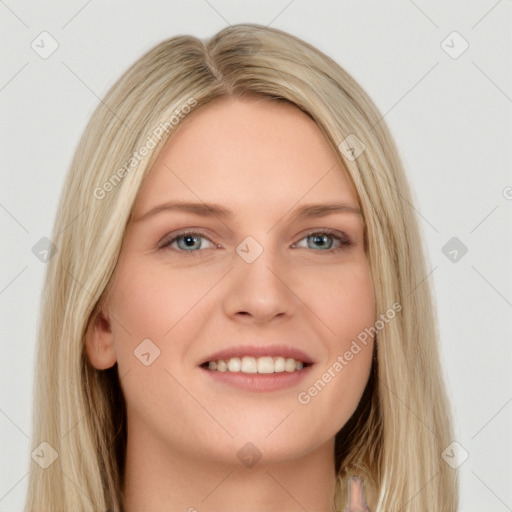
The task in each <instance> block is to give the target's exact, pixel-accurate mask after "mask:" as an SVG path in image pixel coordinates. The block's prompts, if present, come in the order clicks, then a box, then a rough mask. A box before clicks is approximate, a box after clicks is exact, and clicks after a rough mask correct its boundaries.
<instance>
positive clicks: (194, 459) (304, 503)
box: [25, 24, 458, 512]
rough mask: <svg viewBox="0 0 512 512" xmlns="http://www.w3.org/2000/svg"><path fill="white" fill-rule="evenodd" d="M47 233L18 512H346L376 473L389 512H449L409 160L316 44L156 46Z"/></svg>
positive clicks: (442, 402) (446, 438)
mask: <svg viewBox="0 0 512 512" xmlns="http://www.w3.org/2000/svg"><path fill="white" fill-rule="evenodd" d="M53 242H54V243H55V245H56V247H57V253H56V254H55V256H54V257H53V258H52V259H51V260H50V263H49V267H48V273H47V277H46V283H45V287H44V300H43V303H42V310H41V328H40V340H39V345H38V353H37V361H38V363H37V374H36V385H37V392H36V397H35V403H34V408H35V413H34V427H33V432H34V435H33V438H34V444H33V447H34V448H38V449H39V450H40V454H42V460H45V461H46V463H43V464H41V463H40V462H39V463H38V462H37V460H36V458H35V457H34V458H33V459H34V462H33V464H32V468H31V472H30V480H29V492H28V496H27V503H26V508H25V510H26V511H27V512H28V511H34V510H52V511H53V510H91V511H92V510H112V511H115V512H119V511H125V512H132V511H136V510H137V511H138V510H144V511H153V510H154V511H156V510H159V511H160V510H189V511H193V510H204V511H206V510H223V511H229V510H268V511H270V510H276V511H277V510H279V511H284V510H304V509H305V510H325V511H327V510H342V509H343V507H344V504H345V503H348V505H347V507H348V508H347V509H348V510H353V511H355V510H359V509H363V508H362V507H364V505H365V504H364V495H363V494H362V488H361V482H362V484H363V485H364V490H365V492H366V500H367V502H368V507H369V509H370V510H372V511H374V512H375V511H385V512H391V511H395V510H402V511H411V512H412V511H425V510H453V511H455V510H457V504H458V491H457V475H456V472H455V471H454V470H453V469H452V468H451V467H450V466H448V465H447V464H446V463H445V462H444V461H443V460H442V458H441V453H442V451H443V450H444V449H445V448H446V447H447V446H448V445H449V444H450V442H451V440H452V437H453V436H452V430H451V429H452V426H451V417H450V410H449V404H448V400H447V397H446V394H445V388H444V384H443V381H442V376H441V375H442V374H441V368H440V363H439V356H438V348H437V339H436V328H435V317H434V313H433V307H432V300H431V295H430V289H429V285H428V282H427V281H425V280H424V279H425V276H426V275H427V271H426V269H425V263H424V258H423V254H422V249H421V238H420V235H419V230H418V226H417V223H416V219H415V217H414V213H413V210H412V207H411V196H410V193H409V189H408V185H407V182H406V179H405V177H404V172H403V169H402V165H401V163H400V159H399V156H398V152H397V150H396V147H395V144H394V142H393V140H392V138H391V136H390V134H389V131H388V129H387V128H386V125H385V123H384V121H383V120H382V117H381V116H380V114H379V112H378V110H377V109H376V107H375V106H374V104H373V103H372V101H371V100H370V99H369V97H368V96H367V95H366V93H365V92H364V91H363V90H362V89H361V87H360V86H359V85H358V84H357V83H356V82H355V81H354V80H353V79H352V78H351V77H350V76H349V75H348V74H347V73H346V72H345V71H344V70H343V69H341V68H340V67H339V65H337V64H336V63H335V62H334V61H332V60H331V59H330V58H328V57H327V56H325V55H323V54H322V53H320V52H319V51H318V50H316V49H315V48H313V47H312V46H310V45H308V44H307V43H305V42H303V41H301V40H299V39H297V38H296V37H294V36H292V35H289V34H286V33H284V32H282V31H279V30H277V29H270V28H266V27H263V26H259V25H254V24H245V25H236V26H231V27H229V28H226V29H224V30H222V31H221V32H219V33H218V34H217V35H215V36H213V37H212V38H211V39H210V40H208V41H206V42H205V43H204V44H203V43H202V42H201V41H200V40H198V39H196V38H194V37H189V36H179V37H174V38H171V39H169V40H167V41H164V42H163V43H161V44H159V45H158V46H157V47H155V48H154V49H153V50H151V51H150V52H148V53H147V54H146V55H145V56H143V57H142V58H141V59H139V60H138V61H137V62H136V63H135V64H134V65H133V66H132V67H131V68H130V69H129V70H128V71H127V72H126V73H125V74H124V75H123V76H122V77H121V78H120V80H119V81H118V82H117V83H116V84H115V85H114V86H113V88H112V89H111V91H110V92H109V93H108V94H107V96H106V97H105V100H104V101H103V102H102V104H101V105H99V106H98V108H97V110H96V112H95V113H94V115H93V117H92V119H91V121H90V123H89V125H88V127H87V128H86V131H85V133H84V135H83V137H82V140H81V142H80V144H79V147H78V148H77V151H76V155H75V158H74V160H73V163H72V166H71V169H70V172H69V175H68V179H67V182H66V184H65V187H64V191H63V195H62V198H61V204H60V207H59V214H58V217H57V219H56V223H55V228H54V233H53ZM41 443H45V444H43V445H41ZM49 453H50V454H51V455H52V456H51V455H48V454H49ZM50 461H51V462H50ZM351 476H356V477H359V478H360V479H361V481H359V480H357V479H353V480H351V481H350V485H349V477H351ZM349 487H350V499H349V501H350V503H349V501H347V500H348V496H347V494H349V492H348V488H349Z"/></svg>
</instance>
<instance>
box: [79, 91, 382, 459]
mask: <svg viewBox="0 0 512 512" xmlns="http://www.w3.org/2000/svg"><path fill="white" fill-rule="evenodd" d="M128 179H129V178H128ZM104 200H108V199H107V198H106V199H104ZM177 203H194V204H195V205H196V206H195V207H187V208H185V207H179V205H177ZM333 203H336V204H338V205H343V206H344V208H341V209H331V210H330V211H328V209H327V208H326V207H325V206H326V205H332V204H333ZM166 204H167V205H170V204H173V205H174V206H173V207H172V208H171V207H169V208H165V207H163V206H161V205H166ZM212 204H215V205H218V206H219V207H220V208H222V209H223V211H224V212H225V214H222V215H221V214H214V213H212V211H210V210H209V209H208V208H206V205H212ZM306 205H307V206H309V207H310V208H309V209H308V210H306V211H304V212H303V214H302V215H301V214H300V212H301V210H302V209H303V208H304V207H305V206H306ZM311 205H316V206H315V207H314V208H313V207H311ZM157 207H158V208H157ZM358 208H359V205H358V201H357V196H356V194H355V191H354V189H353V187H352V186H351V184H350V182H349V181H348V179H347V178H346V177H345V175H344V172H343V170H342V168H341V167H340V165H339V164H338V163H337V159H336V156H335V154H334V152H333V151H332V149H331V147H330V146H329V144H328V143H327V142H326V140H325V139H324V137H323V135H322V133H321V131H320V130H319V128H318V127H317V126H316V124H315V123H314V122H313V121H312V120H311V119H310V118H309V117H308V116H306V115H305V114H304V113H302V112H301V111H300V110H299V109H297V108H296V107H293V106H291V105H289V104H282V103H276V102H269V101H255V100H254V99H232V98H231V99H226V98H224V99H220V100H216V101H214V102H212V103H210V104H208V105H207V106H205V107H202V108H201V109H200V110H198V111H195V112H194V111H193V112H192V113H190V114H189V118H188V119H186V120H185V122H184V123H183V125H181V126H179V129H178V131H177V133H176V134H175V135H174V136H173V138H172V140H170V142H169V143H168V144H167V146H166V147H165V148H164V150H163V152H162V153H161V155H160V156H159V159H158V161H157V162H156V164H155V165H154V167H153V169H152V172H151V174H150V175H149V177H148V179H147V181H146V182H145V183H144V185H143V187H142V188H141V190H140V194H139V196H138V198H137V201H136V203H135V205H134V209H133V216H132V218H131V219H130V222H129V225H128V227H127V231H126V235H125V239H124V242H123V247H122V251H121V254H120V258H119V261H118V265H117V268H116V279H115V281H114V284H113V288H112V290H111V293H110V295H109V297H108V304H107V305H108V307H107V308H105V311H104V313H103V316H102V317H101V318H100V317H98V318H97V319H96V321H95V322H92V323H91V325H90V328H89V330H88V334H87V350H88V355H89V359H90V361H91V363H92V364H93V365H94V366H95V367H97V368H100V369H104V368H108V367H110V366H112V365H113V364H114V363H115V362H116V361H117V363H118V370H119V375H120V378H121V386H122V389H123V393H124V396H125V400H126V405H127V417H128V432H129V439H130V441H129V442H132V443H137V442H138V443H140V449H141V450H143V449H147V450H148V453H150V452H151V450H155V449H158V451H159V452H160V453H162V454H164V453H165V454H168V455H174V456H176V457H177V456H182V457H185V458H189V459H190V460H193V459H195V460H202V461H207V460H212V461H215V462H216V463H219V462H221V463H228V464H238V465H239V464H240V462H241V461H242V462H243V463H246V462H244V461H247V460H249V459H247V458H246V456H249V458H251V457H252V459H251V460H255V461H257V459H259V457H260V456H262V457H263V458H262V459H261V462H260V463H263V462H276V461H279V460H289V459H295V458H297V457H300V456H303V455H306V454H308V453H310V452H312V451H313V450H324V451H325V452H326V453H330V454H331V455H332V453H333V446H334V436H335V434H336V432H338V431H339V430H340V429H341V427H342V426H343V425H344V424H345V423H346V422H347V420H348V419H349V418H350V416H351V415H352V413H353V412H354V410H355V409H356V406H357V404H358V402H359V400H360V398H361V395H362V393H363V390H364V388H365V385H366V383H367V380H368V376H369V371H370V366H371V359H372V349H373V340H372V339H371V338H368V341H367V343H366V345H364V344H361V343H358V345H359V350H358V351H356V350H355V349H353V347H354V345H353V341H354V340H356V339H357V336H358V335H359V334H360V333H361V332H362V331H364V329H365V328H367V327H370V326H372V325H373V323H374V320H375V318H374V315H375V310H374V295H373V288H372V281H371V277H370V270H369V266H368V261H367V258H366V255H365V250H364V241H363V232H364V225H363V219H362V217H361V214H360V213H358ZM186 233H191V234H189V235H188V236H187V235H186ZM178 234H180V235H181V237H178V238H175V237H177V236H178ZM351 347H352V349H351ZM231 349H232V350H231ZM294 349H296V350H298V351H300V354H299V353H297V354H294V352H293V350H294ZM219 351H228V353H226V354H224V355H221V356H215V355H214V354H215V353H216V352H219ZM230 351H231V353H229V352H230ZM349 353H350V354H351V356H350V354H349ZM244 355H245V356H261V358H254V359H252V358H248V359H245V360H244V361H242V362H243V363H244V364H243V369H246V370H248V371H249V373H246V372H236V371H234V370H236V369H237V361H236V359H232V360H231V361H230V356H240V358H241V359H242V357H243V356H244ZM294 355H295V356H296V357H295V359H296V360H299V361H302V362H305V361H310V363H312V364H308V365H306V366H305V368H303V369H302V370H300V369H299V370H297V369H295V370H294V371H287V370H291V369H293V368H294V365H293V362H288V365H290V366H286V368H287V370H285V371H277V372H275V373H272V374H270V373H264V372H266V371H272V370H273V369H274V371H275V370H282V363H283V361H282V360H281V359H279V357H280V356H282V357H284V359H285V360H286V359H287V358H289V357H293V356H294ZM265 356H267V357H265ZM269 357H271V359H269ZM211 359H215V361H216V363H217V365H218V366H217V370H216V371H214V370H210V369H208V368H206V367H205V365H203V363H206V362H208V361H209V360H211ZM219 360H224V361H225V363H226V365H224V364H223V363H219V362H218V361H219ZM285 362H286V361H285ZM258 365H259V367H258ZM213 366H214V365H213ZM225 366H228V370H227V371H221V370H222V369H225ZM299 368H300V365H299ZM230 370H233V371H230ZM251 370H252V371H254V370H255V371H256V373H250V372H251ZM259 371H261V372H262V373H259ZM248 443H251V444H248ZM333 460H334V459H333Z"/></svg>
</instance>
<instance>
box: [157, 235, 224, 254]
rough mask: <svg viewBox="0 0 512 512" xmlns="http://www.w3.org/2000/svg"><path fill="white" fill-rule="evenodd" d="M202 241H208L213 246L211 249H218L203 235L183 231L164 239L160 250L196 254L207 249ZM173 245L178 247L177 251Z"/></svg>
mask: <svg viewBox="0 0 512 512" xmlns="http://www.w3.org/2000/svg"><path fill="white" fill-rule="evenodd" d="M201 240H207V241H208V243H210V244H211V247H210V248H212V247H218V246H217V245H216V244H214V243H213V242H212V241H211V240H210V239H209V238H207V237H206V236H205V235H204V234H203V233H198V232H193V231H183V232H181V233H177V234H175V235H173V236H172V237H170V238H164V240H163V241H162V244H161V245H160V247H159V249H174V250H177V251H180V252H189V253H192V254H194V253H197V252H198V250H199V249H205V247H204V244H203V243H202V241H201ZM173 245H176V246H177V249H176V248H175V247H172V246H173ZM206 248H208V247H206Z"/></svg>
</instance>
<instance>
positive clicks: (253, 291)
mask: <svg viewBox="0 0 512 512" xmlns="http://www.w3.org/2000/svg"><path fill="white" fill-rule="evenodd" d="M258 238H260V239H261V242H260V241H259V240H256V237H254V236H247V237H246V238H245V239H244V240H242V242H240V243H239V244H238V246H237V247H236V254H235V258H234V269H233V273H232V286H231V289H230V291H229V293H228V296H227V298H226V303H225V305H226V308H227V312H228V313H230V314H233V313H240V312H244V313H246V314H250V315H251V316H254V317H255V318H256V317H259V318H260V319H264V318H265V319H268V318H271V317H273V316H275V315H278V314H280V313H284V312H290V310H291V307H292V301H293V296H294V295H293V293H291V291H290V290H289V289H288V288H287V286H286V284H285V282H286V276H285V275H284V274H285V273H286V270H285V269H284V267H283V265H281V264H280V261H279V251H277V250H275V249H274V248H272V247H271V244H272V239H271V237H269V236H266V235H260V236H259V237H258Z"/></svg>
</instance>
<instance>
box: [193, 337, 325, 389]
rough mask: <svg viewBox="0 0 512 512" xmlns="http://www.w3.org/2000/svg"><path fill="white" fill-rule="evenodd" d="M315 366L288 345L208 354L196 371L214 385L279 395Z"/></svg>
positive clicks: (301, 353) (293, 385)
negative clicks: (199, 370) (273, 392)
mask: <svg viewBox="0 0 512 512" xmlns="http://www.w3.org/2000/svg"><path fill="white" fill-rule="evenodd" d="M314 364H315V362H314V361H313V359H311V357H310V356H309V355H308V354H306V353H305V352H303V351H302V350H300V349H298V348H296V347H294V346H292V345H266V346H238V347H232V348H229V349H225V350H222V351H220V352H216V353H214V354H210V355H209V356H208V357H207V358H205V359H204V360H203V361H202V362H201V364H199V368H200V369H201V371H202V372H204V375H205V376H206V377H207V378H208V379H210V380H209V382H215V383H216V384H215V386H217V385H219V386H221V387H219V388H217V387H215V389H218V390H221V389H222V390H223V389H225V388H224V386H229V387H231V388H233V387H234V388H238V389H240V390H242V391H250V392H270V391H279V390H285V389H287V388H288V389H289V388H293V387H295V386H298V385H299V383H300V382H301V381H302V380H303V379H305V378H306V376H307V375H308V374H309V373H310V372H311V370H312V367H313V366H314Z"/></svg>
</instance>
